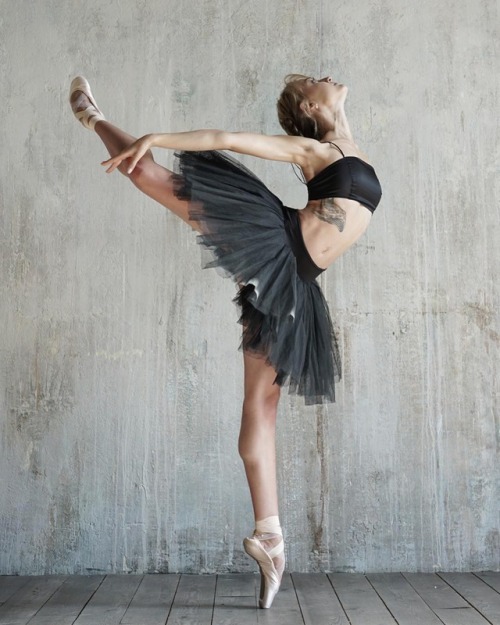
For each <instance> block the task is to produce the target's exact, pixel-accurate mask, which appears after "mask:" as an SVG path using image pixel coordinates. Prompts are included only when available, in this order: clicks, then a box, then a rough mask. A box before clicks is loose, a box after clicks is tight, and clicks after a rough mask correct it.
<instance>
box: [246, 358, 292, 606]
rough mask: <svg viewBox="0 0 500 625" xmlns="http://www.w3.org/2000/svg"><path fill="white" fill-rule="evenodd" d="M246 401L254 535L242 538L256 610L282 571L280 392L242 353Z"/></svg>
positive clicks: (267, 600) (260, 362)
mask: <svg viewBox="0 0 500 625" xmlns="http://www.w3.org/2000/svg"><path fill="white" fill-rule="evenodd" d="M243 357H244V366H245V399H244V402H243V414H242V420H241V430H240V437H239V452H240V455H241V458H242V459H243V463H244V465H245V472H246V476H247V480H248V485H249V487H250V494H251V497H252V504H253V509H254V515H255V532H254V535H253V537H252V538H246V539H245V541H244V546H245V550H246V552H247V553H248V554H249V555H250V556H251V557H253V558H254V559H255V560H256V561H257V563H258V564H259V568H260V572H261V595H260V607H263V608H268V607H270V606H271V604H272V601H273V599H274V596H275V594H276V592H277V591H278V589H279V585H280V583H281V577H282V575H283V571H284V568H285V558H284V554H283V538H282V534H281V527H280V524H279V513H278V493H277V482H276V414H277V410H278V402H279V398H280V387H279V386H278V385H277V384H273V380H274V379H275V377H276V371H275V370H274V369H273V367H271V366H270V365H268V364H266V362H265V360H264V359H263V358H258V357H255V356H253V355H251V354H250V353H248V352H246V351H245V352H244V353H243Z"/></svg>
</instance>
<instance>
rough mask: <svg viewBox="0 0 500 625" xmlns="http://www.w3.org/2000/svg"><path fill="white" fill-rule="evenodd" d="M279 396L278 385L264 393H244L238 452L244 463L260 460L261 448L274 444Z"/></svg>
mask: <svg viewBox="0 0 500 625" xmlns="http://www.w3.org/2000/svg"><path fill="white" fill-rule="evenodd" d="M279 397H280V387H279V386H278V385H276V388H273V389H272V390H271V391H269V392H267V393H266V394H265V395H262V394H253V393H250V394H247V395H245V399H244V401H243V424H242V429H241V432H240V437H239V440H238V452H239V454H240V457H241V459H242V460H243V462H244V463H245V464H246V465H249V464H254V463H258V462H260V461H262V453H263V449H264V448H267V447H268V445H271V444H272V445H274V438H275V430H276V415H277V412H278V402H279Z"/></svg>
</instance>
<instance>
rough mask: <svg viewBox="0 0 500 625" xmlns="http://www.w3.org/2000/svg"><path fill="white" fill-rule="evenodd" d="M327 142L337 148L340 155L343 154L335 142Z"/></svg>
mask: <svg viewBox="0 0 500 625" xmlns="http://www.w3.org/2000/svg"><path fill="white" fill-rule="evenodd" d="M328 143H329V144H330V145H333V146H334V147H336V148H337V150H338V151H339V152H340V153H341V154H342V156H345V154H344V153H343V152H342V150H341V149H340V148H339V146H338V145H337V144H336V143H334V142H333V141H328Z"/></svg>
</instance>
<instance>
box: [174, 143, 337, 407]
mask: <svg viewBox="0 0 500 625" xmlns="http://www.w3.org/2000/svg"><path fill="white" fill-rule="evenodd" d="M175 156H176V174H175V175H174V191H175V194H176V196H177V197H178V198H179V199H183V200H189V202H190V207H189V218H190V219H191V220H194V221H196V222H198V223H199V224H200V229H201V232H202V233H201V234H199V235H198V236H197V240H198V243H200V245H201V246H202V250H204V251H206V252H207V254H208V257H207V254H203V256H202V265H203V267H204V268H207V267H215V268H217V270H218V271H219V273H222V275H224V276H226V277H228V276H230V277H231V278H233V280H234V281H235V282H236V283H237V284H238V285H239V287H240V288H239V291H238V293H237V295H236V297H235V298H234V300H233V301H234V302H235V303H236V304H237V305H238V307H239V310H240V314H241V316H240V318H239V322H240V323H241V324H242V325H243V333H242V340H241V344H240V346H239V349H240V350H248V351H249V352H251V353H254V354H258V355H260V356H264V357H265V359H266V361H267V363H268V364H270V365H272V366H273V368H274V369H275V370H276V378H275V380H274V383H275V384H279V385H280V386H284V385H285V384H288V387H289V393H293V394H298V395H302V396H303V397H304V401H305V403H306V404H308V405H310V404H321V403H325V402H334V401H335V382H338V381H339V380H340V378H341V362H340V354H339V349H338V345H337V340H336V337H335V333H334V329H333V325H332V321H331V318H330V313H329V310H328V304H327V302H326V300H325V298H324V295H323V293H322V291H321V288H320V286H319V284H318V283H317V281H316V277H317V275H319V273H320V272H321V271H322V270H321V269H320V268H319V267H317V266H316V265H315V264H314V262H313V261H312V259H311V257H310V256H309V254H308V252H307V250H306V248H305V245H304V241H303V239H302V233H301V230H300V222H299V219H298V211H297V210H296V209H293V208H288V207H286V206H284V205H283V203H282V202H281V201H280V200H279V198H278V197H276V196H275V195H274V194H273V193H272V192H271V191H270V190H269V189H268V188H267V187H266V185H265V184H264V183H263V182H262V181H261V180H259V178H257V176H255V175H254V174H253V173H252V172H251V171H249V170H248V169H247V168H246V167H244V166H243V165H242V164H241V163H239V162H238V161H236V160H235V159H233V158H232V157H230V156H229V155H228V154H226V153H223V152H218V151H211V152H179V153H176V155H175Z"/></svg>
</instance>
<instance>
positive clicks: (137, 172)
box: [71, 91, 200, 232]
mask: <svg viewBox="0 0 500 625" xmlns="http://www.w3.org/2000/svg"><path fill="white" fill-rule="evenodd" d="M91 105H92V103H91V102H90V100H89V98H88V97H87V96H86V95H85V94H84V93H83V92H81V91H75V93H74V94H73V95H72V96H71V107H72V109H73V111H82V110H85V109H86V108H87V107H89V106H91ZM94 129H95V132H96V133H97V134H98V136H99V137H100V139H101V140H102V142H103V143H104V145H105V146H106V148H107V150H108V152H109V154H110V156H116V154H118V153H119V152H121V151H122V150H123V149H124V148H125V147H127V146H128V145H130V144H131V143H133V142H134V141H135V140H136V138H135V137H133V136H132V135H129V134H128V133H126V132H124V131H123V130H121V129H120V128H118V127H117V126H114V125H113V124H111V123H110V122H108V121H106V120H101V121H98V122H97V123H96V124H95V128H94ZM127 165H128V159H127V160H126V161H124V162H123V163H122V164H121V165H120V167H119V168H118V169H119V170H120V172H121V173H122V174H123V175H124V176H126V177H127V178H130V180H131V181H132V182H133V184H134V185H135V186H136V187H137V188H138V189H139V190H140V191H142V192H143V193H145V194H146V195H148V196H149V197H151V198H153V200H156V201H157V202H159V203H160V204H161V205H162V206H164V207H165V208H168V209H169V210H171V211H172V212H173V213H175V214H176V215H177V216H178V217H180V218H181V219H182V220H183V221H185V222H186V223H187V224H189V225H190V226H191V228H193V230H197V231H198V232H200V227H199V224H198V223H197V222H194V221H191V220H190V219H189V215H188V206H189V204H188V202H186V201H183V200H179V199H178V198H177V197H176V196H175V194H174V192H173V173H172V172H171V171H170V170H169V169H166V168H165V167H162V166H161V165H158V163H156V162H155V160H154V158H153V154H152V153H151V151H149V152H148V153H147V154H145V155H144V156H143V157H142V158H141V160H140V161H139V162H138V163H137V165H136V167H135V168H134V171H133V172H132V173H131V174H130V175H129V174H127Z"/></svg>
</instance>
